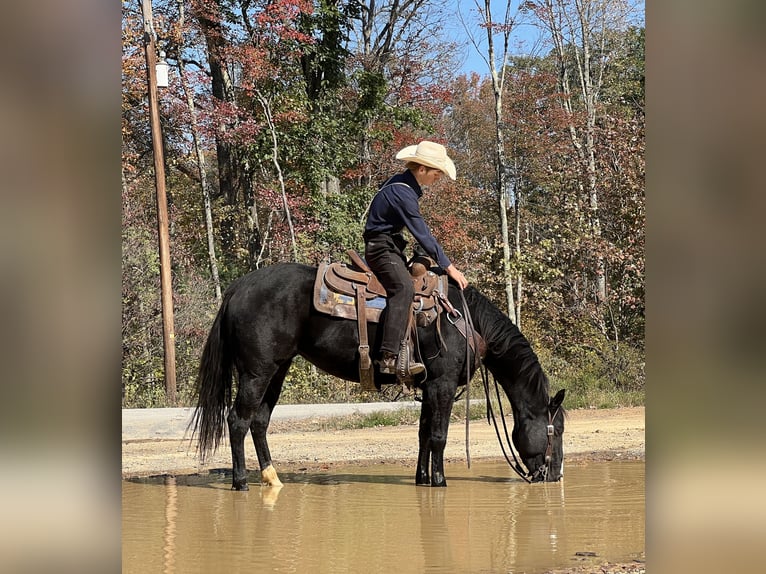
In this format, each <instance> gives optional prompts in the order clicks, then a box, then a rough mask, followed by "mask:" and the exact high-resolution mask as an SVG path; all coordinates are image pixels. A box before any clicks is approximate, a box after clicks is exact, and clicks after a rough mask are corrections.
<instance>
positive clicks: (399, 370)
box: [396, 341, 426, 381]
mask: <svg viewBox="0 0 766 574" xmlns="http://www.w3.org/2000/svg"><path fill="white" fill-rule="evenodd" d="M425 370H426V366H425V365H424V364H423V363H417V362H414V361H412V360H410V346H409V344H408V342H407V341H402V343H401V345H399V356H398V357H397V358H396V376H397V377H398V378H399V379H400V380H403V381H406V380H407V379H410V380H411V379H412V375H418V374H420V373H422V372H423V371H425Z"/></svg>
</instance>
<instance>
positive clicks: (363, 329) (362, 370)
mask: <svg viewBox="0 0 766 574" xmlns="http://www.w3.org/2000/svg"><path fill="white" fill-rule="evenodd" d="M354 291H355V292H356V318H357V324H358V325H359V382H360V383H361V384H362V390H363V391H374V390H377V389H376V388H375V382H374V381H373V377H374V375H373V372H372V361H371V360H370V344H369V342H368V341H367V313H366V311H365V308H366V307H365V299H364V292H363V290H362V292H360V290H359V286H357V285H356V284H354Z"/></svg>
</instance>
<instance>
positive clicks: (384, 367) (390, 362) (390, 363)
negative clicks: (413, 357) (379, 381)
mask: <svg viewBox="0 0 766 574" xmlns="http://www.w3.org/2000/svg"><path fill="white" fill-rule="evenodd" d="M376 362H377V363H378V370H379V371H380V373H381V374H382V375H395V374H396V355H394V354H393V353H389V352H388V351H383V358H382V359H381V360H379V361H376Z"/></svg>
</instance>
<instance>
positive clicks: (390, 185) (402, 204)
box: [364, 170, 451, 269]
mask: <svg viewBox="0 0 766 574" xmlns="http://www.w3.org/2000/svg"><path fill="white" fill-rule="evenodd" d="M422 196H423V190H422V189H421V188H420V185H419V184H418V182H417V180H416V179H415V176H414V175H413V174H412V172H411V171H410V170H406V171H404V172H403V173H399V174H397V175H395V176H393V177H392V178H391V179H389V180H388V181H387V182H386V183H385V184H383V186H382V187H381V188H380V190H379V191H378V193H377V194H376V195H375V197H374V198H373V200H372V204H370V213H369V215H368V216H367V224H366V225H365V228H364V230H365V232H371V233H375V232H377V233H399V232H401V231H402V229H403V228H405V227H406V228H407V229H408V230H409V232H410V233H411V234H412V236H413V237H414V238H415V240H416V241H417V242H418V243H420V246H421V247H422V248H423V249H425V251H426V253H428V255H429V256H430V257H431V258H433V259H434V260H435V261H436V263H437V264H438V265H439V267H441V268H442V269H446V268H447V267H449V266H450V265H451V262H450V260H449V258H448V257H447V256H446V255H445V253H444V250H443V249H442V247H441V245H439V242H438V241H437V240H436V238H435V237H434V236H433V235H432V234H431V231H430V230H429V229H428V226H427V225H426V222H425V221H424V220H423V216H422V215H421V213H420V204H419V203H418V200H419V199H420V198H421V197H422Z"/></svg>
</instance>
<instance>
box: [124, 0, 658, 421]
mask: <svg viewBox="0 0 766 574" xmlns="http://www.w3.org/2000/svg"><path fill="white" fill-rule="evenodd" d="M642 8H643V5H642V3H640V4H637V3H635V2H630V1H625V0H540V1H527V2H510V1H508V2H490V1H489V0H486V1H476V2H467V1H466V2H455V3H444V2H434V1H431V0H379V1H375V0H359V1H349V2H337V1H332V0H315V1H309V0H271V1H261V0H215V1H214V0H155V1H154V2H153V10H154V29H155V33H156V42H157V45H158V48H159V49H160V50H162V51H164V52H165V55H166V56H165V59H166V60H167V62H168V63H169V64H170V66H171V69H170V83H169V87H167V88H161V90H160V95H159V98H160V109H161V125H162V138H163V144H164V152H165V169H166V181H167V194H168V204H169V225H170V246H171V247H170V249H171V263H172V280H173V305H174V312H175V337H176V368H177V384H178V404H179V405H190V404H192V393H193V389H194V381H195V377H196V371H197V367H198V362H199V356H200V353H201V350H202V347H203V345H204V341H205V337H206V336H207V332H208V330H209V328H210V326H211V324H212V321H213V318H214V316H215V313H216V312H217V309H218V304H219V301H220V294H221V291H222V290H225V288H226V285H228V284H229V283H230V282H231V281H233V280H234V279H235V278H237V277H239V276H241V275H243V274H245V273H247V272H249V271H251V270H253V269H257V268H260V267H264V266H266V265H271V264H274V263H277V262H281V261H300V262H303V263H308V264H317V263H319V262H320V261H322V260H326V259H328V258H330V259H333V260H344V259H345V255H344V252H345V250H346V249H348V248H353V249H356V250H357V251H360V252H361V251H363V245H362V240H361V233H362V229H363V225H364V219H365V217H364V216H365V211H366V208H367V206H368V205H369V202H370V200H371V199H372V197H373V195H374V194H375V192H376V191H377V188H378V186H379V185H380V184H381V183H382V182H383V181H384V180H385V179H386V178H387V177H389V176H390V175H391V174H393V173H395V172H397V171H399V170H401V165H400V163H399V162H397V161H396V160H394V154H395V153H396V151H398V150H399V149H401V148H402V147H404V146H406V145H409V144H412V143H416V142H417V141H419V140H422V139H431V140H435V141H439V142H441V143H443V144H444V145H446V146H447V147H448V149H449V152H450V155H451V157H453V159H454V160H455V163H456V165H457V170H458V179H457V181H455V182H451V181H442V182H440V183H439V184H438V185H437V186H435V187H434V189H432V190H429V191H427V192H426V194H425V196H424V197H423V200H422V202H421V207H422V210H423V212H424V215H425V218H426V221H428V222H429V224H430V226H431V228H432V231H433V233H434V235H435V236H436V237H437V238H438V239H439V240H440V242H441V243H442V245H443V246H444V248H445V251H446V252H447V253H448V255H449V256H450V257H451V258H452V259H453V260H454V261H455V263H456V264H457V266H458V267H459V268H461V269H462V270H464V271H465V273H466V276H467V277H468V279H469V281H470V282H471V284H472V285H473V286H475V287H476V288H478V289H479V290H481V291H482V292H483V293H484V294H485V295H487V296H488V297H489V298H490V299H491V300H493V301H494V302H495V303H496V304H497V305H498V307H500V308H501V309H503V310H504V311H505V312H507V314H508V315H509V316H510V317H511V318H512V319H513V320H514V321H515V322H516V324H517V325H519V327H520V328H521V330H522V331H523V332H524V334H525V335H526V336H527V338H528V339H529V340H530V341H531V342H532V345H533V347H534V348H535V350H536V352H537V354H538V356H539V357H540V360H541V362H542V364H543V366H544V368H545V369H546V371H547V373H548V375H549V377H550V380H551V387H552V390H553V391H555V390H557V389H558V388H567V389H568V392H567V406H569V407H570V408H572V407H586V406H595V407H602V406H616V405H631V404H641V403H643V400H644V384H645V373H644V371H645V369H644V357H645V347H644V327H645V323H644V312H645V309H644V300H645V298H644V227H645V194H644V168H645V164H644V146H645V118H644V25H643V12H642ZM457 29H459V30H462V32H461V34H459V35H458V34H456V33H455V30H457ZM530 29H534V30H535V31H536V35H535V38H536V41H535V42H533V43H532V45H530V43H529V41H527V40H526V38H528V37H529V36H528V31H529V30H530ZM525 30H526V31H525ZM122 34H123V38H122V43H123V51H122V247H123V248H122V345H123V346H122V406H123V407H126V408H127V407H158V406H168V403H167V400H166V398H165V386H164V374H163V337H162V316H161V305H160V277H159V254H158V248H157V245H158V241H157V215H156V199H155V183H154V167H153V150H152V139H151V132H150V121H149V110H148V96H147V75H146V63H145V59H144V52H143V50H144V37H143V17H142V13H141V2H140V1H139V0H130V1H124V2H123V3H122ZM468 51H473V53H474V54H478V55H479V56H480V57H481V59H482V61H483V62H484V64H485V65H486V70H485V72H484V73H481V72H471V73H463V72H460V71H459V70H460V69H461V65H462V61H463V59H464V57H465V54H466V53H467V52H468ZM282 400H283V402H296V403H298V402H333V401H354V400H374V397H371V396H367V394H365V393H361V392H360V391H359V390H358V385H354V384H349V383H346V382H344V381H339V380H337V379H334V378H332V377H329V376H328V375H325V374H323V373H321V372H318V371H317V370H316V369H315V368H314V367H313V366H311V365H309V364H308V363H306V362H305V361H302V360H300V359H297V360H296V361H295V362H294V364H293V366H292V368H291V370H290V373H289V374H288V377H287V380H286V384H285V389H284V392H283V399H282Z"/></svg>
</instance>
